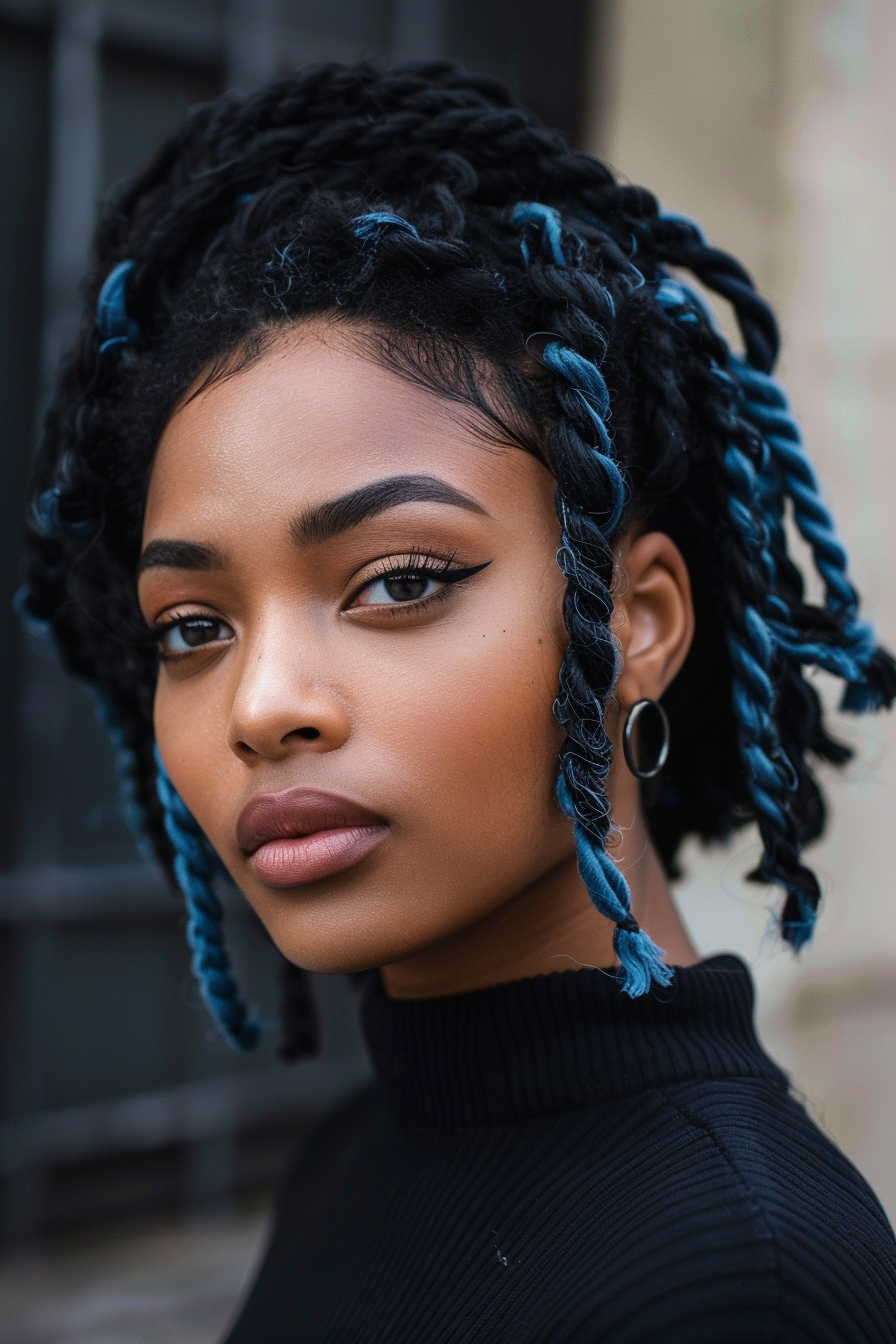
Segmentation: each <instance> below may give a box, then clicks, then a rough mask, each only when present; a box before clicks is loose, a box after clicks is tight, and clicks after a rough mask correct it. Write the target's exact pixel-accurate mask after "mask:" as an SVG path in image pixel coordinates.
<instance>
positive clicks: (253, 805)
mask: <svg viewBox="0 0 896 1344" xmlns="http://www.w3.org/2000/svg"><path fill="white" fill-rule="evenodd" d="M388 832H389V825H388V822H386V821H385V820H384V819H383V818H382V817H381V816H379V815H378V814H377V813H375V812H372V811H371V810H370V809H369V808H367V807H363V806H362V805H361V804H360V803H355V802H353V801H352V800H351V799H350V798H342V797H340V796H339V795H338V794H333V793H323V792H321V791H319V790H317V789H307V788H303V787H301V786H299V787H296V788H292V789H283V790H282V791H281V792H279V793H262V794H258V795H257V796H256V797H255V798H251V799H250V800H249V802H248V803H247V804H246V806H245V807H244V808H243V810H242V812H241V813H240V815H239V817H238V819H237V823H236V838H237V842H238V844H239V846H240V848H241V849H242V850H243V852H244V853H245V854H246V855H247V857H248V858H249V862H250V863H251V865H252V867H253V869H254V870H255V874H256V876H257V877H258V878H259V879H260V880H261V881H262V882H263V883H264V884H265V886H268V887H277V888H283V887H298V886H302V885H304V884H305V883H307V882H319V881H321V880H322V879H323V878H325V877H332V876H334V875H335V874H336V873H341V872H344V871H345V870H346V869H347V868H352V867H354V865H355V864H357V863H360V862H361V860H362V859H364V858H366V857H367V855H368V854H370V853H371V852H372V850H374V849H375V848H376V847H377V845H378V844H380V842H381V841H382V840H384V839H385V837H386V836H387V834H388Z"/></svg>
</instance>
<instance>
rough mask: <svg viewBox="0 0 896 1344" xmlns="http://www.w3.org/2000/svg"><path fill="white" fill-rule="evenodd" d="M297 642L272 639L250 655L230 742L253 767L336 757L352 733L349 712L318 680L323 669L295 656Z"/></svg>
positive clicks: (314, 661) (233, 714) (310, 659)
mask: <svg viewBox="0 0 896 1344" xmlns="http://www.w3.org/2000/svg"><path fill="white" fill-rule="evenodd" d="M296 643H297V641H296V639H295V635H294V634H293V638H292V639H289V640H282V641H278V640H272V639H268V640H266V641H264V643H263V644H261V645H256V646H255V647H254V648H253V649H252V650H251V651H249V652H248V656H247V660H246V664H245V666H244V668H243V670H242V674H241V677H240V682H239V685H238V687H237V692H236V695H235V696H234V699H233V704H232V706H231V712H230V721H229V724H228V728H227V740H228V744H229V746H230V749H231V751H232V752H233V753H234V754H235V755H236V756H238V757H239V758H240V760H242V761H245V762H246V763H247V764H250V763H251V762H252V761H254V760H259V759H264V760H270V761H276V760H282V759H284V758H285V757H287V756H289V755H291V754H293V753H294V752H296V751H299V750H304V751H313V752H326V751H337V750H338V749H339V747H341V746H343V745H344V744H345V743H346V742H347V741H348V738H349V736H350V733H351V723H350V720H349V716H348V710H347V708H346V706H345V704H344V703H343V701H342V700H341V699H340V697H339V696H338V694H337V693H336V692H335V690H334V689H333V688H332V687H331V686H328V685H327V684H326V681H325V680H322V679H321V677H320V676H319V675H318V674H317V669H321V671H322V663H321V662H320V661H318V660H317V659H315V658H314V657H313V656H311V657H309V656H308V651H307V648H306V651H305V655H304V656H302V657H297V656H296Z"/></svg>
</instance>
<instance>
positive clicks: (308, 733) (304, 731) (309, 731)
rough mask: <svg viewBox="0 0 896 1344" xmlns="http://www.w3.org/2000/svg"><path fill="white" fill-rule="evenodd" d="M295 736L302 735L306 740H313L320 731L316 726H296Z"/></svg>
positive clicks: (318, 735)
mask: <svg viewBox="0 0 896 1344" xmlns="http://www.w3.org/2000/svg"><path fill="white" fill-rule="evenodd" d="M296 737H303V738H304V739H305V741H306V742H313V741H315V739H316V738H318V737H320V732H319V731H318V729H317V728H297V729H296Z"/></svg>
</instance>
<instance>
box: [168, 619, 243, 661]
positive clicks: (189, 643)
mask: <svg viewBox="0 0 896 1344" xmlns="http://www.w3.org/2000/svg"><path fill="white" fill-rule="evenodd" d="M157 638H158V642H159V650H160V652H161V654H162V657H163V658H164V657H169V658H178V657H181V656H183V655H184V654H187V653H192V652H193V651H194V650H195V649H199V648H202V647H203V646H204V645H206V644H216V643H222V642H225V641H227V640H229V639H232V638H233V630H232V629H231V628H230V626H229V625H228V624H227V622H226V621H222V620H219V619H218V618H217V617H215V616H181V617H180V618H179V619H178V620H176V621H172V622H171V624H170V625H167V626H165V627H164V628H163V629H161V630H160V631H159V633H158V636H157Z"/></svg>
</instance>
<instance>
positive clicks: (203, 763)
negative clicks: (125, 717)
mask: <svg viewBox="0 0 896 1344" xmlns="http://www.w3.org/2000/svg"><path fill="white" fill-rule="evenodd" d="M226 689H227V688H226V687H225V686H223V685H220V684H217V685H216V684H215V683H211V684H208V683H206V684H202V683H201V679H199V678H197V680H196V683H195V685H194V686H191V685H190V683H189V682H186V683H181V684H176V685H170V684H168V683H167V682H166V680H165V674H164V672H162V673H160V675H159V681H158V684H157V686H156V694H155V702H154V705H153V722H154V725H155V736H156V743H157V745H158V749H159V753H160V755H161V757H162V760H163V761H164V762H165V768H166V770H167V771H168V775H169V777H170V779H171V782H172V783H173V785H174V787H175V789H176V790H177V792H178V794H179V795H180V797H181V798H182V800H183V802H184V803H185V805H186V806H187V808H188V809H189V811H190V812H192V814H193V816H194V817H195V818H196V820H197V821H198V822H199V824H200V826H201V827H202V829H203V830H204V831H205V832H206V834H207V835H208V836H209V838H210V839H211V840H212V842H213V843H215V844H216V847H217V842H218V838H219V835H220V836H221V837H223V836H224V835H225V834H226V832H227V826H228V822H229V820H230V814H231V812H232V810H233V798H234V797H238V796H239V792H238V791H239V788H240V783H241V781H240V777H239V762H238V761H237V759H236V757H235V756H234V755H233V753H232V752H231V751H230V749H229V748H228V746H227V741H226V725H227V719H228V707H227V703H226V696H225V691H226Z"/></svg>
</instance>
